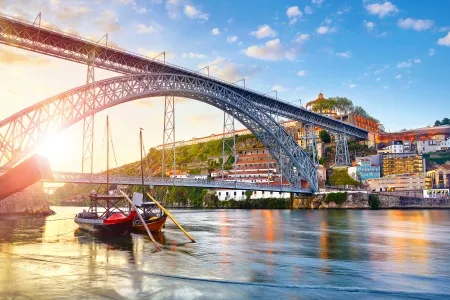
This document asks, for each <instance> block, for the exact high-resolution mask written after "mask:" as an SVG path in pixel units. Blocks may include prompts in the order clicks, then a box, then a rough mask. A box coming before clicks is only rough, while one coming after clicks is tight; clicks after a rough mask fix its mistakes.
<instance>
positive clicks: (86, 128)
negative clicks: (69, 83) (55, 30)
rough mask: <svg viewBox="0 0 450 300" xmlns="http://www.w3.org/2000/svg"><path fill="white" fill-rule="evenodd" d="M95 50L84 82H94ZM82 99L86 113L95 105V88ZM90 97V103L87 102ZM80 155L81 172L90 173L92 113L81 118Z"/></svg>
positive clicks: (92, 131)
mask: <svg viewBox="0 0 450 300" xmlns="http://www.w3.org/2000/svg"><path fill="white" fill-rule="evenodd" d="M94 68H95V51H94V50H93V51H92V52H91V53H90V54H89V63H88V68H87V75H86V84H90V83H94V82H95V72H94ZM88 93H90V95H86V98H85V99H84V101H83V112H84V113H86V112H88V111H90V110H92V109H93V108H94V107H95V98H96V97H95V89H89V90H88ZM88 99H91V103H87V101H88ZM82 151H83V152H82V157H81V173H84V172H85V171H88V170H89V173H90V174H92V172H93V169H94V115H93V114H92V115H90V116H87V117H86V118H85V119H84V120H83V149H82Z"/></svg>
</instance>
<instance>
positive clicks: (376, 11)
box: [366, 1, 398, 18]
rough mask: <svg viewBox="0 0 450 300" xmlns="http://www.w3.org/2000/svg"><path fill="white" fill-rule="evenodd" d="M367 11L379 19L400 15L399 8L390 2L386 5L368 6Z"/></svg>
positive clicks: (385, 3)
mask: <svg viewBox="0 0 450 300" xmlns="http://www.w3.org/2000/svg"><path fill="white" fill-rule="evenodd" d="M366 10H367V11H368V12H369V14H372V15H378V17H379V18H383V17H385V16H388V15H395V14H396V13H398V8H397V7H396V6H395V5H394V4H392V3H391V2H389V1H386V2H384V3H374V4H369V5H367V6H366Z"/></svg>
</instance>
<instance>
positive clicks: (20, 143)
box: [0, 73, 318, 192]
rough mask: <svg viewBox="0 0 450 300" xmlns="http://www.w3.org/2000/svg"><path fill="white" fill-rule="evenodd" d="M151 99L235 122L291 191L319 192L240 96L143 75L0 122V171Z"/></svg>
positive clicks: (288, 140)
mask: <svg viewBox="0 0 450 300" xmlns="http://www.w3.org/2000/svg"><path fill="white" fill-rule="evenodd" d="M156 96H177V97H185V98H190V99H195V100H199V101H202V102H205V103H208V104H210V105H212V106H215V107H217V108H219V109H221V110H223V111H225V112H227V113H228V114H230V115H232V116H234V117H235V118H236V119H237V120H239V121H240V122H241V123H242V124H243V125H244V126H246V127H247V128H248V129H249V130H250V131H251V132H252V133H253V134H254V135H255V136H257V137H258V138H259V139H260V140H261V142H262V143H263V144H264V145H265V147H266V148H267V149H269V151H270V153H271V155H272V156H273V157H274V158H275V159H276V160H277V162H278V163H279V164H280V166H281V167H282V168H283V172H284V177H285V178H286V179H287V180H288V181H289V183H290V184H291V185H293V186H299V185H300V184H301V180H305V181H307V182H308V183H309V185H310V188H311V191H313V192H315V191H317V190H318V179H317V173H316V167H315V165H314V163H313V162H312V161H311V159H310V157H309V155H308V154H306V153H305V152H304V151H303V150H302V149H301V148H300V147H299V146H298V144H297V143H296V142H295V141H294V139H293V138H292V137H291V136H290V135H289V134H288V133H287V132H286V131H285V129H284V128H283V127H282V126H280V125H279V124H278V123H277V122H276V121H275V120H274V119H273V118H272V117H271V116H270V115H269V114H267V113H266V112H265V111H263V110H262V109H261V108H259V107H258V106H256V105H255V104H254V103H253V102H252V101H250V100H249V99H248V98H249V97H251V96H249V95H246V94H245V93H238V92H236V91H233V90H232V89H229V88H228V87H226V86H224V85H222V84H219V83H216V82H214V81H211V80H209V79H207V78H199V77H193V76H188V75H183V74H171V73H148V74H134V75H126V76H120V77H114V78H111V79H106V80H102V81H97V82H94V83H91V84H87V85H84V86H80V87H77V88H74V89H71V90H69V91H67V92H64V93H62V94H59V95H57V96H55V97H51V98H49V99H47V100H44V101H42V102H39V103H37V104H35V105H32V106H30V107H28V108H26V109H24V110H22V111H20V112H18V113H16V114H14V115H12V116H10V117H9V118H7V119H5V120H3V121H1V122H0V150H1V153H0V165H3V167H10V166H12V165H14V164H15V163H17V162H18V161H20V160H21V159H23V158H25V157H26V156H28V155H29V154H31V153H32V152H33V151H34V150H35V149H36V148H37V146H38V145H39V143H40V142H42V139H43V137H44V136H46V135H48V134H49V133H57V132H60V131H61V130H63V129H65V128H67V127H69V126H71V125H73V124H75V123H77V122H78V121H81V120H83V119H84V118H86V117H87V116H90V115H93V114H95V113H97V112H99V111H101V110H104V109H106V108H109V107H112V106H115V105H118V104H121V103H125V102H128V101H133V100H136V99H141V98H147V97H156Z"/></svg>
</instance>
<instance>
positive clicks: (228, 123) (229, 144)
mask: <svg viewBox="0 0 450 300" xmlns="http://www.w3.org/2000/svg"><path fill="white" fill-rule="evenodd" d="M230 138H231V140H229V139H230ZM228 151H230V152H231V153H232V154H233V158H234V162H233V172H234V174H233V178H234V180H235V181H236V160H237V154H236V131H235V129H234V117H233V116H232V115H229V114H227V113H226V112H224V113H223V138H222V179H224V173H225V163H226V162H227V161H228V156H227V154H226V153H227V152H228Z"/></svg>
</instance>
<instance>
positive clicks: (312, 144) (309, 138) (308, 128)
mask: <svg viewBox="0 0 450 300" xmlns="http://www.w3.org/2000/svg"><path fill="white" fill-rule="evenodd" d="M305 139H306V152H308V153H309V155H310V156H311V160H312V161H313V163H314V165H318V164H319V161H318V155H317V147H316V131H315V125H314V124H313V123H309V124H305Z"/></svg>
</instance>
